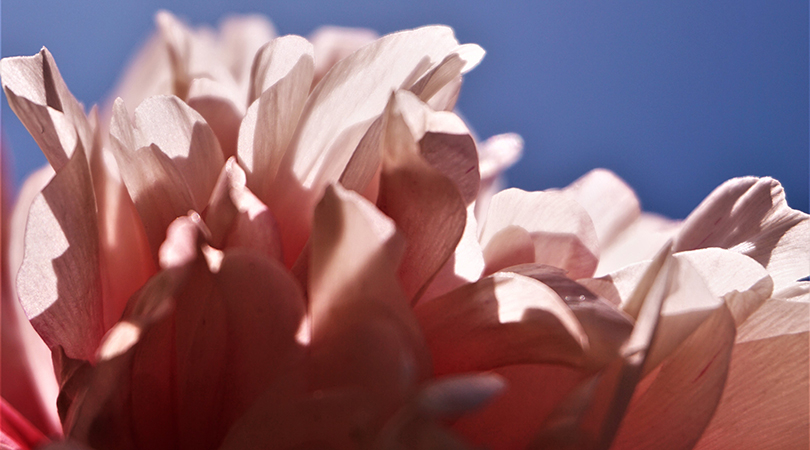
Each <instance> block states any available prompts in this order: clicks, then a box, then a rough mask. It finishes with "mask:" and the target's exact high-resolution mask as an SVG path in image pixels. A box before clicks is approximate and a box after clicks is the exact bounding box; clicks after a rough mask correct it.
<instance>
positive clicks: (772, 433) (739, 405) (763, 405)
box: [695, 282, 810, 450]
mask: <svg viewBox="0 0 810 450" xmlns="http://www.w3.org/2000/svg"><path fill="white" fill-rule="evenodd" d="M793 290H794V291H793V292H790V291H782V292H780V293H777V294H776V295H775V297H774V298H772V299H770V300H768V301H767V302H765V304H763V305H762V306H761V307H760V308H759V309H758V310H757V311H756V312H754V313H753V314H752V315H751V316H750V317H749V318H748V320H746V321H745V323H743V324H742V326H740V328H739V332H738V333H737V342H736V343H735V345H734V349H733V350H732V353H731V364H730V367H729V373H728V381H726V386H725V389H724V391H723V396H722V398H721V399H720V404H719V405H718V407H717V411H716V412H715V414H714V417H713V418H712V421H711V422H710V423H709V426H708V428H706V431H705V432H704V433H703V436H702V437H701V438H700V441H699V442H698V443H697V446H695V448H697V449H700V450H708V449H717V448H736V449H740V450H748V449H759V448H802V447H803V446H806V445H807V442H808V440H809V439H810V438H809V437H808V433H809V431H808V430H810V408H808V406H809V405H808V396H807V392H808V389H810V386H808V380H810V374H809V373H808V367H810V365H808V355H809V354H810V349H808V328H810V325H809V324H810V294H808V292H810V284H808V283H806V282H805V283H801V284H799V285H796V286H795V287H794V288H793Z"/></svg>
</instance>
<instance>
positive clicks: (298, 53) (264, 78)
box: [247, 35, 314, 106]
mask: <svg viewBox="0 0 810 450" xmlns="http://www.w3.org/2000/svg"><path fill="white" fill-rule="evenodd" d="M313 53H314V49H313V44H311V43H309V41H307V40H306V39H304V38H302V37H300V36H295V35H288V36H282V37H279V38H276V39H273V40H272V41H269V42H267V43H266V44H264V45H262V47H261V48H259V49H257V51H256V53H255V57H252V65H251V69H250V86H249V90H248V98H247V104H248V105H250V104H252V103H253V102H255V101H256V100H257V99H258V98H259V97H261V95H262V93H264V91H266V90H268V89H270V87H272V86H273V85H275V84H276V83H278V82H279V81H281V80H282V79H283V78H286V77H288V76H289V75H290V74H291V73H293V72H300V73H298V75H296V76H299V77H302V79H300V80H299V79H296V81H300V82H301V83H305V84H306V83H310V82H311V80H309V79H308V78H311V77H312V75H311V73H312V71H313V70H314V69H313V65H314V62H313V59H314V55H313ZM299 65H302V67H298V66H299ZM297 67H298V68H297ZM307 74H309V76H306V75H307ZM297 84H298V83H296V85H297ZM304 90H305V92H306V93H305V94H304V98H305V99H306V95H307V94H308V93H309V87H308V86H307V87H305V88H304ZM302 106H303V105H302Z"/></svg>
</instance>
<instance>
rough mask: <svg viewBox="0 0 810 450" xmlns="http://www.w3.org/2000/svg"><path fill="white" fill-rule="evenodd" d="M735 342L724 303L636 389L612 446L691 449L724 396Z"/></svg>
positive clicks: (731, 324) (730, 321)
mask: <svg viewBox="0 0 810 450" xmlns="http://www.w3.org/2000/svg"><path fill="white" fill-rule="evenodd" d="M656 339H657V338H656ZM733 343H734V320H733V318H732V317H731V313H730V312H729V311H728V309H726V308H725V307H721V308H719V309H718V310H716V311H715V312H714V313H713V314H712V315H711V316H710V317H709V318H708V319H707V320H705V321H704V322H703V323H702V324H701V325H700V326H699V327H698V328H697V330H695V332H694V333H693V334H692V335H691V336H689V338H688V339H686V340H685V341H683V343H681V345H680V346H679V347H678V349H677V350H676V351H675V352H673V353H672V354H670V355H669V357H668V358H667V359H666V360H665V361H664V363H663V365H662V366H661V368H660V370H659V371H658V373H657V374H651V375H650V377H653V376H654V377H655V379H654V380H653V381H652V383H651V384H649V385H648V386H646V389H638V390H637V391H636V393H635V395H634V397H633V399H632V400H631V402H630V405H629V406H628V409H627V414H626V415H625V417H624V419H623V420H622V424H621V427H620V428H619V431H618V433H617V435H616V438H615V440H614V443H613V446H612V447H611V448H615V449H624V448H627V449H645V448H646V449H660V448H667V449H670V448H671V449H691V448H692V447H693V446H694V444H695V443H696V442H697V440H698V439H699V438H700V435H701V433H703V430H704V429H705V428H706V425H707V424H708V423H709V420H711V418H712V415H713V414H714V411H715V408H716V407H717V404H718V402H719V401H720V396H721V395H722V393H723V386H724V384H725V381H726V374H727V373H728V364H729V361H730V359H731V348H732V345H733ZM645 381H646V380H645ZM645 381H642V383H644V382H645Z"/></svg>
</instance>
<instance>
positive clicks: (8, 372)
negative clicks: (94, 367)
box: [0, 165, 62, 436]
mask: <svg viewBox="0 0 810 450" xmlns="http://www.w3.org/2000/svg"><path fill="white" fill-rule="evenodd" d="M52 177H53V169H52V168H51V166H50V165H46V166H45V167H43V168H41V169H39V170H38V171H36V172H34V173H33V174H32V175H31V176H29V177H28V179H27V180H26V181H25V183H24V184H23V186H22V188H21V190H20V193H19V195H18V196H17V203H16V205H15V207H14V212H13V213H12V214H11V218H10V220H9V214H8V211H7V210H6V209H5V207H6V204H5V203H6V199H7V198H6V197H5V194H7V193H8V190H4V193H3V194H4V198H3V200H2V202H3V205H2V206H3V211H2V214H3V221H4V222H3V232H4V234H3V242H2V252H3V254H2V257H3V267H2V270H3V272H2V281H1V282H0V285H1V286H2V293H1V294H0V295H2V306H1V308H2V310H1V311H0V319H2V325H0V332H2V336H1V337H0V345H2V349H0V357H2V359H1V360H0V370H1V372H0V378H1V379H2V381H3V382H2V384H0V388H2V391H0V394H2V397H3V399H5V401H7V402H8V403H9V404H11V405H13V406H14V408H16V409H17V410H18V411H19V412H20V413H21V414H22V415H23V416H24V417H26V418H27V419H28V420H30V421H31V422H32V423H33V424H34V425H35V426H36V427H37V428H39V429H40V430H42V431H43V432H44V433H46V434H47V435H51V436H56V435H59V434H60V433H61V429H62V427H61V424H60V423H59V417H58V415H57V412H56V397H57V395H58V393H59V387H58V385H57V383H56V377H55V374H54V368H53V361H52V359H51V351H50V350H49V349H48V346H47V345H46V344H45V342H43V341H42V338H40V337H39V335H38V334H37V332H36V331H35V330H34V328H33V327H32V326H31V322H29V321H28V318H27V317H26V316H25V312H24V311H23V308H22V305H21V304H20V302H19V300H18V297H17V287H16V283H15V282H14V281H15V280H16V278H17V271H18V269H19V268H20V264H22V259H23V249H24V244H25V224H26V221H27V219H28V210H29V207H30V206H31V203H32V202H33V201H34V198H36V196H37V194H39V193H40V191H42V188H43V187H45V186H46V185H47V184H48V182H50V181H51V178H52Z"/></svg>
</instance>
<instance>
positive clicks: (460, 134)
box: [396, 90, 480, 205]
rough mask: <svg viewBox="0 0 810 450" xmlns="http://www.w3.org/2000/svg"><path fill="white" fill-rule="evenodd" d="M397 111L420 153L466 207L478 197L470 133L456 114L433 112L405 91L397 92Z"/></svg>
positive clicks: (474, 157) (475, 156)
mask: <svg viewBox="0 0 810 450" xmlns="http://www.w3.org/2000/svg"><path fill="white" fill-rule="evenodd" d="M396 101H397V108H398V109H399V112H400V113H401V114H402V118H403V119H404V120H405V123H407V124H408V129H410V130H411V134H413V139H414V140H415V141H417V142H419V150H420V154H421V155H422V157H423V158H425V161H427V162H428V163H429V164H430V165H431V166H433V168H435V169H437V170H438V171H439V172H441V173H442V174H443V175H444V176H446V177H447V178H449V179H450V180H451V181H453V183H454V184H455V185H456V187H457V188H458V190H459V192H460V193H461V196H462V197H463V198H464V202H465V203H466V204H468V205H469V204H470V203H472V202H473V201H474V200H475V198H476V196H477V195H478V185H479V181H480V176H479V174H478V152H477V150H476V148H475V141H474V140H473V137H472V136H471V133H470V130H469V129H467V126H466V125H465V124H464V121H463V120H461V118H460V117H458V116H457V115H455V114H453V113H451V112H446V111H434V110H433V109H432V108H431V107H430V106H428V105H427V104H425V103H423V102H422V100H420V99H419V98H417V97H416V96H415V95H413V94H411V93H410V92H409V91H403V90H400V91H397V93H396Z"/></svg>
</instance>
